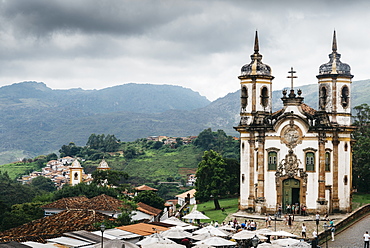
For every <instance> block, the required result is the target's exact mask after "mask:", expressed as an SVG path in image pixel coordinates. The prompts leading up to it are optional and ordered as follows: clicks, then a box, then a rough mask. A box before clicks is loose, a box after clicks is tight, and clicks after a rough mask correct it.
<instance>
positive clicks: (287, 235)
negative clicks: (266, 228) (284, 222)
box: [264, 231, 299, 238]
mask: <svg viewBox="0 0 370 248" xmlns="http://www.w3.org/2000/svg"><path fill="white" fill-rule="evenodd" d="M264 235H271V236H281V237H292V238H294V237H299V236H298V235H295V234H293V233H290V232H286V231H276V232H270V233H264Z"/></svg>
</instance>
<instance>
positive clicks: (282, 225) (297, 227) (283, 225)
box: [225, 211, 370, 239]
mask: <svg viewBox="0 0 370 248" xmlns="http://www.w3.org/2000/svg"><path fill="white" fill-rule="evenodd" d="M346 216H347V214H335V215H329V217H328V219H334V224H335V223H336V222H337V221H339V220H341V219H343V218H345V217H346ZM271 217H272V219H273V220H272V221H271V225H270V226H268V225H267V226H266V221H265V219H266V215H260V214H255V213H249V212H245V211H239V212H236V213H234V214H232V215H229V216H228V217H227V219H226V220H225V221H229V220H233V219H234V218H236V219H237V220H238V221H239V223H242V222H244V221H245V220H251V219H254V220H255V222H256V223H257V229H262V228H268V229H270V230H272V231H274V230H275V223H276V231H280V230H283V231H287V232H290V233H293V234H295V235H298V236H299V237H301V234H302V223H304V224H305V225H306V226H307V231H306V235H307V238H308V239H312V232H313V231H314V230H316V228H317V227H316V222H315V215H312V214H311V215H308V216H300V215H295V216H294V221H293V225H292V227H291V228H289V226H288V225H287V222H286V221H285V218H284V215H282V216H281V218H277V220H276V222H275V221H274V218H275V217H274V216H273V215H272V216H271ZM321 218H323V216H321ZM324 223H326V224H328V225H329V221H325V220H322V219H321V220H320V222H319V225H318V232H319V233H320V232H322V231H323V230H324ZM369 231H370V230H369Z"/></svg>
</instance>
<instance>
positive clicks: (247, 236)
mask: <svg viewBox="0 0 370 248" xmlns="http://www.w3.org/2000/svg"><path fill="white" fill-rule="evenodd" d="M255 235H257V237H258V238H259V239H260V240H266V239H267V237H265V236H263V235H261V234H257V233H256V232H252V231H248V230H243V231H240V232H238V233H235V234H234V235H233V236H232V238H233V239H237V240H241V239H252V238H253V237H254V236H255Z"/></svg>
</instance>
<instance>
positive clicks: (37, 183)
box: [31, 176, 56, 192]
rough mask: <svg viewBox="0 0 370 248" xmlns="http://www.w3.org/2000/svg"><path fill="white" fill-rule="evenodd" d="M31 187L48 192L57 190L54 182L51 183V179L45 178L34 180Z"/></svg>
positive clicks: (40, 177)
mask: <svg viewBox="0 0 370 248" xmlns="http://www.w3.org/2000/svg"><path fill="white" fill-rule="evenodd" d="M31 185H32V186H34V187H36V188H38V189H40V190H43V191H46V192H52V191H55V190H56V188H55V185H54V183H53V181H51V179H50V178H47V177H43V176H38V177H35V178H33V179H32V181H31Z"/></svg>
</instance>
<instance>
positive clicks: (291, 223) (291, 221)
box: [288, 214, 293, 228]
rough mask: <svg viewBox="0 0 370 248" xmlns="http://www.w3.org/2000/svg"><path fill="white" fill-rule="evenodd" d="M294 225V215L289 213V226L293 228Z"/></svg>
mask: <svg viewBox="0 0 370 248" xmlns="http://www.w3.org/2000/svg"><path fill="white" fill-rule="evenodd" d="M292 225H293V219H292V216H291V215H290V214H289V216H288V226H289V228H292Z"/></svg>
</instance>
